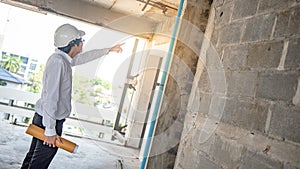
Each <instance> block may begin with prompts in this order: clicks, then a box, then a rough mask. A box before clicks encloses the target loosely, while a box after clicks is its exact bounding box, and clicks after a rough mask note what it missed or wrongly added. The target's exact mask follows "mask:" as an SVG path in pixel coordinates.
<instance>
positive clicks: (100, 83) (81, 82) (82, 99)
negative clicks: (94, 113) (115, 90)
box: [72, 75, 111, 106]
mask: <svg viewBox="0 0 300 169" xmlns="http://www.w3.org/2000/svg"><path fill="white" fill-rule="evenodd" d="M105 89H106V90H109V89H111V84H110V82H107V81H104V80H102V79H100V78H95V79H87V78H84V77H79V76H76V75H74V76H73V95H72V99H73V100H74V101H75V102H78V103H82V104H88V105H94V106H97V105H99V104H101V103H102V98H101V93H102V91H103V90H105Z"/></svg>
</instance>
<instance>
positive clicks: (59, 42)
mask: <svg viewBox="0 0 300 169" xmlns="http://www.w3.org/2000/svg"><path fill="white" fill-rule="evenodd" d="M83 35H85V32H84V31H82V30H78V29H77V28H76V27H75V26H73V25H70V24H63V25H61V26H60V27H58V28H57V29H56V31H55V34H54V46H55V47H58V48H59V47H65V46H67V45H68V44H69V43H70V42H71V41H72V40H75V39H79V38H81V37H82V36H83Z"/></svg>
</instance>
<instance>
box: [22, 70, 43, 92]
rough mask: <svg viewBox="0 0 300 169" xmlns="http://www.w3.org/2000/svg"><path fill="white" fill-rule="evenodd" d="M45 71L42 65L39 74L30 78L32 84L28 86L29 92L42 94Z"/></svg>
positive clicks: (34, 74)
mask: <svg viewBox="0 0 300 169" xmlns="http://www.w3.org/2000/svg"><path fill="white" fill-rule="evenodd" d="M44 70H45V65H40V70H39V72H37V73H33V74H32V75H30V77H29V79H28V80H29V81H30V82H31V83H32V84H31V86H27V89H26V90H27V91H29V92H33V93H40V92H41V90H42V86H43V83H42V79H43V72H44Z"/></svg>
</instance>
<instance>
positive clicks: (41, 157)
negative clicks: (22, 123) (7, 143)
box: [21, 113, 65, 169]
mask: <svg viewBox="0 0 300 169" xmlns="http://www.w3.org/2000/svg"><path fill="white" fill-rule="evenodd" d="M42 121H43V117H42V116H40V115H39V114H37V113H35V114H34V117H33V120H32V124H35V125H37V126H39V127H41V128H43V129H45V127H44V126H43V123H42ZM64 121H65V120H64V119H63V120H56V133H57V134H58V135H59V136H61V134H62V128H63V123H64ZM57 150H58V148H57V147H55V148H53V147H49V146H48V145H44V144H43V141H41V140H39V139H37V138H34V137H33V138H32V141H31V145H30V148H29V151H28V153H27V154H26V157H25V159H24V161H23V164H22V167H21V169H47V168H48V166H49V165H50V163H51V161H52V159H53V158H54V156H55V154H56V152H57Z"/></svg>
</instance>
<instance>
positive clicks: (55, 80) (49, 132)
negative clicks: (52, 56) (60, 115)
mask: <svg viewBox="0 0 300 169" xmlns="http://www.w3.org/2000/svg"><path fill="white" fill-rule="evenodd" d="M63 69H64V65H63V63H62V62H61V61H57V60H54V61H51V62H50V63H48V64H47V67H46V70H45V75H44V76H45V77H44V78H45V84H43V85H44V88H45V89H46V93H45V101H44V112H43V125H44V126H45V127H46V129H45V133H44V134H45V135H46V136H54V135H56V130H55V126H56V114H57V110H58V101H59V91H60V84H61V79H62V76H63Z"/></svg>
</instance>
